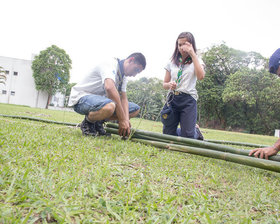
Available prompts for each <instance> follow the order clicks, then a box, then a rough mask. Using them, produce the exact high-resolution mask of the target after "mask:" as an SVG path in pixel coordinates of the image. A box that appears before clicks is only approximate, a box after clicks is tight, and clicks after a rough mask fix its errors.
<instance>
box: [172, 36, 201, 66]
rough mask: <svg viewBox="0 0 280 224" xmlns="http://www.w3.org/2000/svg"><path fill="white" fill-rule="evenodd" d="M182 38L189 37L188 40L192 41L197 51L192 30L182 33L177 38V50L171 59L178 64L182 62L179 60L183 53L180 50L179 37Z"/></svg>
mask: <svg viewBox="0 0 280 224" xmlns="http://www.w3.org/2000/svg"><path fill="white" fill-rule="evenodd" d="M182 38H187V40H188V42H190V43H191V44H192V46H193V50H194V52H195V53H196V45H195V39H194V36H193V35H192V33H190V32H183V33H180V34H179V36H178V38H177V40H176V45H175V50H174V53H173V55H172V57H171V60H172V61H173V62H174V63H175V64H176V65H177V66H179V64H180V62H179V58H180V57H181V53H180V52H179V49H178V39H182Z"/></svg>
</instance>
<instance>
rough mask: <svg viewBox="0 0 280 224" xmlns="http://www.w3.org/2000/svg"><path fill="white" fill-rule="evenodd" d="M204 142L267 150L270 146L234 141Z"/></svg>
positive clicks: (210, 140) (208, 140)
mask: <svg viewBox="0 0 280 224" xmlns="http://www.w3.org/2000/svg"><path fill="white" fill-rule="evenodd" d="M204 141H206V142H212V143H217V144H225V145H239V146H248V147H253V148H266V147H269V145H261V144H253V143H245V142H232V141H225V140H212V139H207V140H204Z"/></svg>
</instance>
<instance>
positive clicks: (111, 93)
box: [104, 78, 130, 136]
mask: <svg viewBox="0 0 280 224" xmlns="http://www.w3.org/2000/svg"><path fill="white" fill-rule="evenodd" d="M104 87H105V91H106V93H107V96H108V98H109V99H111V100H113V101H114V102H115V104H116V114H117V117H118V120H119V135H120V136H129V134H130V123H129V118H127V116H126V113H128V112H126V109H124V107H123V104H122V101H121V98H120V95H119V93H118V91H117V89H116V87H115V83H114V81H113V80H112V79H110V78H107V79H105V82H104ZM127 105H128V104H127ZM127 110H128V108H127Z"/></svg>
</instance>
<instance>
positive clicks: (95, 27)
mask: <svg viewBox="0 0 280 224" xmlns="http://www.w3.org/2000/svg"><path fill="white" fill-rule="evenodd" d="M0 3H1V4H0V5H1V13H0V16H1V19H0V24H1V26H0V28H1V37H0V40H1V41H0V56H6V57H13V58H20V59H28V60H30V59H31V56H32V54H39V53H40V51H41V50H45V49H46V48H47V47H49V46H51V45H53V44H54V45H57V46H58V47H60V48H62V49H64V50H65V51H66V53H67V54H68V55H69V56H70V58H71V59H72V70H71V80H70V81H71V82H78V81H79V80H81V78H82V77H83V76H84V75H86V73H87V72H89V71H90V69H91V68H92V67H93V66H94V65H95V64H96V63H98V62H100V61H104V60H106V58H108V57H119V58H125V57H127V56H128V55H129V54H130V53H133V52H137V51H139V52H142V53H143V54H144V55H145V56H146V59H147V67H146V70H145V71H144V72H142V73H141V74H140V75H139V76H138V77H143V76H146V77H157V78H160V79H163V77H164V74H165V71H164V69H163V67H164V65H165V64H166V62H168V60H169V59H170V57H171V55H172V53H173V51H174V47H175V41H176V38H177V36H178V35H179V33H181V32H184V31H189V32H192V33H193V35H194V37H195V39H196V44H197V48H198V49H202V50H204V49H206V48H208V47H211V46H212V45H213V44H219V43H221V42H222V41H224V42H225V43H226V44H227V45H228V46H229V47H233V48H235V49H238V50H243V51H256V52H258V53H261V54H262V55H263V56H265V57H269V56H270V55H271V54H272V53H273V52H274V51H275V50H276V49H277V48H279V47H280V43H279V42H280V19H279V15H280V0H211V1H210V0H192V1H188V0H158V1H156V0H154V1H153V0H140V1H134V0H79V1H77V0H76V1H74V0H0Z"/></svg>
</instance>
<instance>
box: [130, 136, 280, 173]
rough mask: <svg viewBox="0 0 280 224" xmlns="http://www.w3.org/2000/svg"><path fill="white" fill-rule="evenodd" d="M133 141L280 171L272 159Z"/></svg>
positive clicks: (147, 141) (279, 167) (278, 164)
mask: <svg viewBox="0 0 280 224" xmlns="http://www.w3.org/2000/svg"><path fill="white" fill-rule="evenodd" d="M132 141H135V142H140V143H143V144H148V145H153V146H156V147H159V148H164V149H169V150H173V151H180V152H186V153H190V154H195V155H200V156H206V157H210V158H214V159H220V160H225V161H229V162H233V163H238V164H243V165H247V166H252V167H256V168H260V169H265V170H270V171H274V172H278V173H280V163H279V162H275V161H271V160H265V159H258V158H253V157H248V156H242V155H236V154H232V153H227V152H219V151H213V150H209V149H203V148H198V147H191V146H182V145H175V144H168V143H163V142H158V141H151V140H144V139H132Z"/></svg>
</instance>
